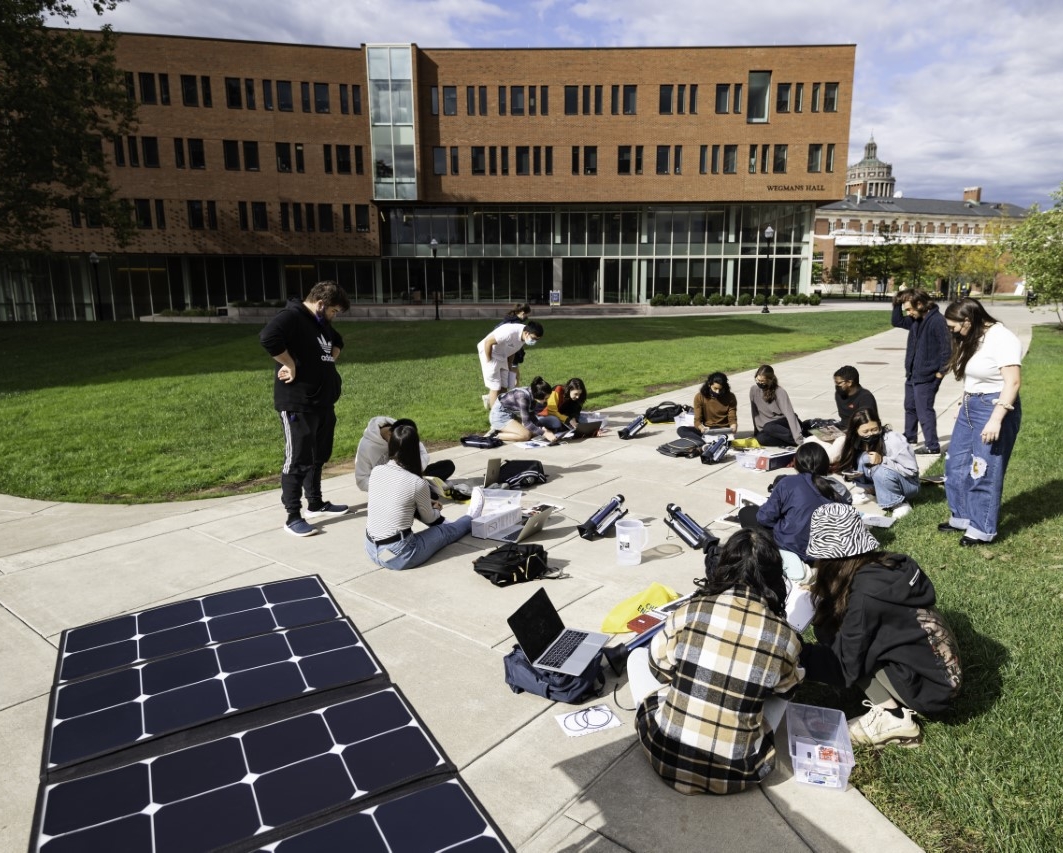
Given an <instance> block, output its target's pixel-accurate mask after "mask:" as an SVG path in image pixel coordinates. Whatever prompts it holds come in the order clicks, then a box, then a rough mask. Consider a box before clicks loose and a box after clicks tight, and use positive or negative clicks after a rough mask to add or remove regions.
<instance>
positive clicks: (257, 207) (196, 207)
mask: <svg viewBox="0 0 1063 853" xmlns="http://www.w3.org/2000/svg"><path fill="white" fill-rule="evenodd" d="M186 207H187V212H188V227H189V228H190V229H192V230H194V231H202V230H204V229H208V230H211V231H216V230H217V229H218V205H217V202H215V201H200V200H198V199H195V200H189V201H187V202H186ZM69 209H70V224H71V225H72V226H73V227H74V228H80V227H81V226H82V222H84V225H85V227H87V228H99V227H101V225H102V222H101V219H100V208H99V204H98V202H96V201H95V200H94V199H85V200H84V201H83V202H80V203H79V202H78V201H76V200H75V201H73V202H71V204H70V206H69ZM352 212H353V217H352ZM132 214H133V217H134V221H135V222H136V226H137V228H140V229H142V230H151V229H152V228H155V229H158V230H165V228H166V204H165V202H164V201H163V200H162V199H147V198H135V199H133V200H132ZM153 214H154V215H153ZM236 215H237V219H238V221H239V223H240V230H242V231H248V230H251V231H268V230H269V213H268V205H267V203H266V202H264V201H252V202H247V201H239V202H237V203H236ZM340 218H341V222H342V224H343V230H344V231H345V232H350V231H351V230H352V227H353V228H354V229H357V230H358V231H368V230H369V205H368V204H354V205H351V204H342V205H340ZM280 226H281V231H308V232H312V231H321V232H326V233H327V232H332V231H335V215H334V212H333V206H332V205H331V204H328V203H324V204H322V203H313V202H286V201H285V202H281V203H280Z"/></svg>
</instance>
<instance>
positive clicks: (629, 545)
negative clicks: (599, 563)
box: [616, 518, 650, 566]
mask: <svg viewBox="0 0 1063 853" xmlns="http://www.w3.org/2000/svg"><path fill="white" fill-rule="evenodd" d="M649 538H650V537H649V534H648V533H647V532H646V525H644V524H643V523H642V522H641V521H638V520H628V519H626V518H622V519H620V521H618V522H617V523H616V564H617V565H618V566H637V565H638V564H639V563H641V562H642V549H643V548H645V547H646V543H647V542H648V541H649Z"/></svg>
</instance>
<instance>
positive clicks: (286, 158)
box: [274, 142, 292, 172]
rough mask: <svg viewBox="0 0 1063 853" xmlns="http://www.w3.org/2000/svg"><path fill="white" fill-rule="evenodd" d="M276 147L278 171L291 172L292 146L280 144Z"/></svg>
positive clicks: (288, 143) (284, 143)
mask: <svg viewBox="0 0 1063 853" xmlns="http://www.w3.org/2000/svg"><path fill="white" fill-rule="evenodd" d="M274 147H275V148H276V151H277V171H278V172H290V171H291V170H292V144H291V143H290V142H278V143H276V145H275V146H274Z"/></svg>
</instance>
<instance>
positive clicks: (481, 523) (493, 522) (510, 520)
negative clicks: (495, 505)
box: [472, 505, 520, 539]
mask: <svg viewBox="0 0 1063 853" xmlns="http://www.w3.org/2000/svg"><path fill="white" fill-rule="evenodd" d="M515 524H520V506H519V505H518V506H511V507H506V508H505V509H502V510H499V511H498V512H491V513H484V514H482V515H480V517H479V518H474V519H473V520H472V535H473V536H475V537H477V538H478V539H489V538H490V537H492V536H494V535H495V534H496V533H500V532H501V531H503V530H506V529H507V528H510V527H513V525H515Z"/></svg>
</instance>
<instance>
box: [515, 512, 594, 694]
mask: <svg viewBox="0 0 1063 853" xmlns="http://www.w3.org/2000/svg"><path fill="white" fill-rule="evenodd" d="M539 514H540V515H543V514H544V513H539ZM506 621H507V622H508V623H509V629H510V630H511V631H512V632H513V636H514V637H516V638H517V643H519V644H520V647H521V650H522V651H523V652H524V654H525V656H526V657H527V658H528V660H530V661H531V663H532V666H534V667H536V668H538V669H545V670H548V671H550V672H563V673H565V674H566V675H580V674H582V673H583V671H584V670H585V669H586V668H587V667H588V665H590V663H591V662H592V661H594V659H595V658H596V657H598V655H600V654H601V653H602V649H603V648H604V647H605V644H606V643H608V642H609V640H610V635H609V634H600V633H598V632H597V631H577V630H574V629H571V628H566V627H565V623H564V622H562V621H561V615H560V614H559V613H558V612H557V609H556V608H555V607H554V605H553V602H551V601H550V596H548V595H547V594H546V590H545V589H542V588H540V589H539V590H538V591H537V592H536V593H535V595H533V596H532V597H531V598H529V599H528V600H527V601H525V602H524V604H522V605H521V606H520V607H519V608H518V610H517V612H516V613H514V614H513V615H512V616H510V617H509V619H507V620H506Z"/></svg>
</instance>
